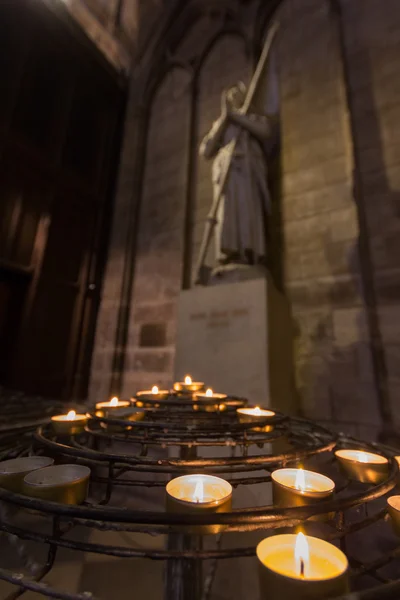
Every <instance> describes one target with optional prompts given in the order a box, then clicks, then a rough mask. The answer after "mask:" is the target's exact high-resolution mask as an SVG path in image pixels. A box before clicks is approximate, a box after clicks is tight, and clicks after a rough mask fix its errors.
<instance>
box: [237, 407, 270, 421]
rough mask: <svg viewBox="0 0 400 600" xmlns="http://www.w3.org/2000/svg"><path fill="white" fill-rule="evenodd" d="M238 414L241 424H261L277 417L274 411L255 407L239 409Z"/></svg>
mask: <svg viewBox="0 0 400 600" xmlns="http://www.w3.org/2000/svg"><path fill="white" fill-rule="evenodd" d="M236 414H237V415H238V417H239V421H240V422H241V423H259V422H260V421H265V420H266V419H268V418H271V417H274V416H275V413H274V411H273V410H266V409H264V408H260V407H259V406H255V407H254V408H237V409H236Z"/></svg>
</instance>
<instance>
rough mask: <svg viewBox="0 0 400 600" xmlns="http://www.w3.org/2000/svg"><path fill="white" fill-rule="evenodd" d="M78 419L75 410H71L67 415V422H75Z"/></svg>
mask: <svg viewBox="0 0 400 600" xmlns="http://www.w3.org/2000/svg"><path fill="white" fill-rule="evenodd" d="M75 417H76V412H75V411H74V410H70V411H69V413H68V414H67V421H73V420H74V419H75Z"/></svg>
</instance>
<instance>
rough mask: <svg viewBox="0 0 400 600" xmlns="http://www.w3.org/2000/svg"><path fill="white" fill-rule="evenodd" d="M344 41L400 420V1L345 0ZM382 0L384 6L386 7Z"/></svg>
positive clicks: (375, 272) (384, 335) (368, 225)
mask: <svg viewBox="0 0 400 600" xmlns="http://www.w3.org/2000/svg"><path fill="white" fill-rule="evenodd" d="M342 4H343V11H344V22H345V24H346V27H345V34H346V48H347V57H348V62H349V78H350V84H351V92H352V99H353V103H354V115H355V119H356V139H355V142H356V145H357V149H358V156H359V167H360V176H361V182H362V198H363V202H364V206H365V211H366V228H367V233H368V238H369V241H370V251H371V259H372V273H373V278H374V280H373V281H374V288H375V294H376V298H377V305H378V315H379V325H380V335H381V339H382V342H383V347H384V350H385V359H386V368H387V374H388V379H387V385H388V395H389V400H390V404H391V410H392V416H393V419H394V423H395V425H396V427H398V426H399V424H400V410H399V409H400V401H399V393H400V325H399V323H400V6H399V3H398V2H396V0H388V1H387V2H385V10H380V9H379V6H378V4H377V3H376V2H374V0H365V2H363V1H360V0H356V1H355V2H353V1H349V0H343V3H342ZM381 8H382V7H381Z"/></svg>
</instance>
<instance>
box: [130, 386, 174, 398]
mask: <svg viewBox="0 0 400 600" xmlns="http://www.w3.org/2000/svg"><path fill="white" fill-rule="evenodd" d="M168 396H169V391H168V390H160V389H159V388H158V387H157V386H156V385H153V387H152V388H151V390H142V391H140V392H137V394H136V398H137V399H138V400H139V401H143V400H165V399H166V398H168Z"/></svg>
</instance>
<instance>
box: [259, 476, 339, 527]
mask: <svg viewBox="0 0 400 600" xmlns="http://www.w3.org/2000/svg"><path fill="white" fill-rule="evenodd" d="M271 478H272V495H273V502H274V504H275V505H276V506H279V507H281V508H284V507H289V506H308V505H310V504H314V503H315V502H319V501H321V500H326V499H328V498H330V497H331V496H332V495H333V492H334V489H335V483H334V482H333V481H332V479H329V477H326V476H325V475H321V474H320V473H315V472H314V471H305V470H304V469H278V470H277V471H274V472H273V473H272V475H271ZM316 518H318V519H319V518H321V519H324V518H325V519H326V518H327V515H316V516H315V517H314V520H315V519H316Z"/></svg>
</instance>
